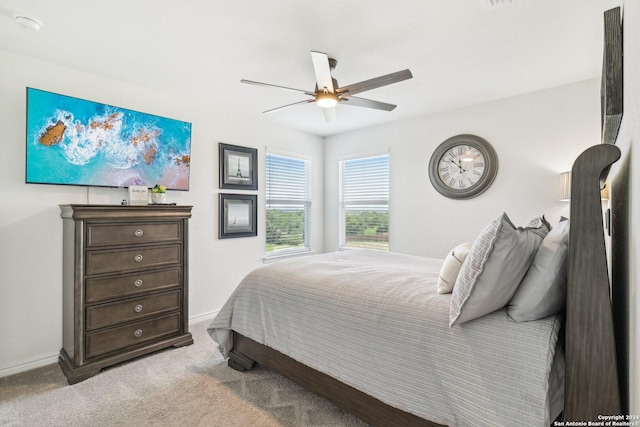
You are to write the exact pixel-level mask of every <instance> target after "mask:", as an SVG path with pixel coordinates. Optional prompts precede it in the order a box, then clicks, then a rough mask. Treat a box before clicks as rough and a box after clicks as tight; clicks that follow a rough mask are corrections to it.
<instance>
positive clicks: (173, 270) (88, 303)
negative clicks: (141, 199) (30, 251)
mask: <svg viewBox="0 0 640 427" xmlns="http://www.w3.org/2000/svg"><path fill="white" fill-rule="evenodd" d="M60 209H61V211H62V212H61V216H62V219H63V233H64V238H63V245H64V247H63V348H62V349H61V350H60V357H59V359H58V363H59V364H60V367H61V368H62V370H63V372H64V374H65V375H66V376H67V379H68V381H69V383H70V384H73V383H76V382H79V381H83V380H85V379H87V378H89V377H91V376H93V375H95V374H97V373H98V372H100V370H101V369H102V368H104V367H106V366H110V365H113V364H115V363H119V362H122V361H125V360H128V359H131V358H133V357H137V356H141V355H143V354H147V353H150V352H153V351H156V350H159V349H162V348H165V347H170V346H174V347H179V346H183V345H189V344H192V343H193V338H192V337H191V333H189V327H188V321H189V316H188V295H187V289H188V246H189V245H188V220H189V218H190V217H191V206H174V205H150V206H116V205H61V206H60Z"/></svg>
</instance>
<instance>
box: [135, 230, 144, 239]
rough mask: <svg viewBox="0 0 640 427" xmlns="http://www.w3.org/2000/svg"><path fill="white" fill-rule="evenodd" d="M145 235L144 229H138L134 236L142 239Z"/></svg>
mask: <svg viewBox="0 0 640 427" xmlns="http://www.w3.org/2000/svg"><path fill="white" fill-rule="evenodd" d="M143 234H144V231H142V229H140V228H138V229H137V230H136V231H134V232H133V235H134V236H136V237H140V236H142V235H143Z"/></svg>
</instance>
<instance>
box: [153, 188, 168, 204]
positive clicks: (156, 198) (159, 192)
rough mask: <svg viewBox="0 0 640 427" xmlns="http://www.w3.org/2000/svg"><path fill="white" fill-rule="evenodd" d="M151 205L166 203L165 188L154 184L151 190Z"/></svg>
mask: <svg viewBox="0 0 640 427" xmlns="http://www.w3.org/2000/svg"><path fill="white" fill-rule="evenodd" d="M151 203H154V204H164V203H167V188H166V187H165V186H164V185H159V184H156V185H155V186H154V187H153V188H152V189H151Z"/></svg>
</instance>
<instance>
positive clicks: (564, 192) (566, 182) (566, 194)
mask: <svg viewBox="0 0 640 427" xmlns="http://www.w3.org/2000/svg"><path fill="white" fill-rule="evenodd" d="M558 199H559V200H560V201H561V202H568V201H569V200H570V199H571V172H562V173H561V174H560V192H559V193H558Z"/></svg>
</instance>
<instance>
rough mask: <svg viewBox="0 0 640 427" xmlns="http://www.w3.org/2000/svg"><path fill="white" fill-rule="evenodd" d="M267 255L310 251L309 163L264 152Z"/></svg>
mask: <svg viewBox="0 0 640 427" xmlns="http://www.w3.org/2000/svg"><path fill="white" fill-rule="evenodd" d="M266 192H267V196H266V197H267V200H266V203H267V209H266V217H267V239H266V240H267V244H266V256H267V257H270V256H279V255H287V254H292V253H299V252H308V251H310V250H311V162H310V161H309V160H305V159H300V158H295V157H288V156H281V155H276V154H272V153H267V158H266Z"/></svg>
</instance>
